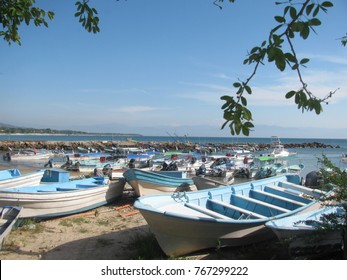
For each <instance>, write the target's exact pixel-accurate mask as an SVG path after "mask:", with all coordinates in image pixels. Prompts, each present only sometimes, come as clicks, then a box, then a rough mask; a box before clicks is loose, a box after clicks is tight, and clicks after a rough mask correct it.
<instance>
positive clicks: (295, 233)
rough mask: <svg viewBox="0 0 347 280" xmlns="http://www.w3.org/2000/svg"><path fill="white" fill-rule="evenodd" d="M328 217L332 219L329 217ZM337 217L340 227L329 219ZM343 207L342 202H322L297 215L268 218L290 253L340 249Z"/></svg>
mask: <svg viewBox="0 0 347 280" xmlns="http://www.w3.org/2000/svg"><path fill="white" fill-rule="evenodd" d="M329 217H331V219H329ZM333 220H334V221H340V228H338V225H337V224H334V223H333V222H332V221H333ZM344 220H345V210H344V208H343V207H341V206H324V207H322V208H319V209H316V210H313V211H309V212H305V213H302V214H299V215H294V216H290V217H285V218H282V219H276V220H271V221H268V222H267V223H266V224H265V226H266V227H268V228H270V229H271V230H272V231H273V232H274V233H275V234H276V236H277V237H278V239H279V240H280V241H281V242H282V243H284V244H287V245H288V248H289V250H290V252H291V254H297V253H299V252H300V251H301V252H302V253H304V252H309V253H310V254H313V253H314V252H321V251H323V250H325V251H331V250H341V248H342V246H343V229H342V227H343V225H344V224H345V222H344Z"/></svg>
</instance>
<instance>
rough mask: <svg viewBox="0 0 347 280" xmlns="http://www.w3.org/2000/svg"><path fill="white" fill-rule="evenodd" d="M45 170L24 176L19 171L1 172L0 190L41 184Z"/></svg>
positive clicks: (8, 170)
mask: <svg viewBox="0 0 347 280" xmlns="http://www.w3.org/2000/svg"><path fill="white" fill-rule="evenodd" d="M44 172H45V170H38V171H36V172H30V173H26V174H22V173H21V172H20V170H19V169H7V170H1V171H0V189H2V188H10V187H22V186H32V185H38V184H40V181H41V179H42V176H43V174H44Z"/></svg>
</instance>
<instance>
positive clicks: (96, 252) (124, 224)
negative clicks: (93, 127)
mask: <svg viewBox="0 0 347 280" xmlns="http://www.w3.org/2000/svg"><path fill="white" fill-rule="evenodd" d="M6 165H7V164H6ZM13 167H15V166H13ZM17 167H18V166H17ZM0 168H2V169H6V168H9V167H8V166H6V167H5V166H2V165H0ZM20 170H21V172H22V173H27V172H30V171H33V170H35V169H34V168H32V167H31V168H29V167H27V166H25V165H24V166H20ZM72 175H74V174H72ZM135 200H136V196H135V193H134V191H133V190H132V188H131V187H130V186H129V185H128V184H126V186H125V189H124V193H123V197H122V198H121V199H120V200H118V201H116V202H114V203H112V204H109V205H106V206H102V207H99V208H97V209H94V210H91V211H88V212H85V213H80V214H76V215H71V216H66V217H60V218H55V219H49V220H44V221H34V220H32V219H25V220H24V221H23V223H22V225H21V226H20V227H18V228H17V229H15V230H13V231H12V232H11V233H10V235H9V236H8V238H7V240H6V241H5V243H4V244H3V247H2V250H1V251H0V260H139V259H168V257H166V256H165V255H164V253H163V252H162V251H161V249H160V247H159V245H158V243H157V242H156V240H155V237H154V235H153V234H152V233H151V231H150V228H149V226H148V224H147V222H146V221H145V219H144V218H143V217H142V215H141V214H140V213H139V211H138V210H136V209H134V207H133V204H134V202H135ZM150 251H154V252H150ZM316 257H317V256H314V258H316ZM183 258H184V259H195V260H197V259H198V260H202V259H205V260H216V259H225V260H272V259H282V260H286V259H291V258H293V257H292V256H290V255H289V254H288V252H287V250H286V249H285V247H284V246H283V244H281V243H280V242H279V241H278V240H277V239H276V238H274V239H271V240H269V241H265V242H263V243H257V244H251V245H249V246H243V247H237V248H211V249H208V250H204V251H201V252H196V253H192V254H190V255H188V256H184V257H183ZM305 258H307V256H305ZM318 258H319V256H318ZM331 258H332V259H336V258H337V259H340V258H341V257H340V256H336V255H333V256H323V259H331ZM180 259H181V258H180Z"/></svg>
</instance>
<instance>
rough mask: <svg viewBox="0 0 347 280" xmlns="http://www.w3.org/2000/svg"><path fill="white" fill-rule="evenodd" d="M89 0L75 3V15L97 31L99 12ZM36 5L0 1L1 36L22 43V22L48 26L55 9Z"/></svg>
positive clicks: (26, 1)
mask: <svg viewBox="0 0 347 280" xmlns="http://www.w3.org/2000/svg"><path fill="white" fill-rule="evenodd" d="M117 1H118V0H117ZM88 2H89V0H83V1H77V2H76V3H75V5H76V7H77V12H76V13H75V17H77V18H78V20H79V22H80V23H81V24H82V26H83V28H84V29H86V30H87V31H88V32H93V33H97V32H99V31H100V28H99V17H98V16H97V14H98V12H97V10H96V9H95V8H91V7H90V6H89V4H88ZM34 5H35V0H1V1H0V24H1V25H2V30H0V37H1V36H2V37H3V38H4V40H5V41H6V42H7V43H8V44H11V43H17V44H19V45H21V37H20V35H19V32H18V28H19V26H20V25H21V24H22V23H25V24H26V25H30V24H31V23H33V24H34V25H35V26H37V27H38V26H42V25H44V26H45V27H48V21H53V19H54V16H55V14H54V12H53V11H45V10H43V9H41V8H38V7H35V6H34ZM1 25H0V26H1Z"/></svg>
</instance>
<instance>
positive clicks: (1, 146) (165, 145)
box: [0, 141, 340, 151]
mask: <svg viewBox="0 0 347 280" xmlns="http://www.w3.org/2000/svg"><path fill="white" fill-rule="evenodd" d="M283 146H284V147H285V148H291V149H302V148H312V149H314V148H323V149H326V148H340V146H333V145H327V144H323V143H318V142H309V143H292V144H283ZM114 147H117V148H125V147H134V148H150V149H156V150H159V151H162V150H166V151H170V150H189V151H191V150H197V149H199V150H204V149H207V150H208V149H214V150H224V149H235V148H237V149H245V150H250V151H262V150H268V149H271V145H270V144H259V143H222V144H219V143H204V144H197V143H190V142H185V143H183V142H182V143H181V142H129V141H79V142H58V141H0V151H9V150H11V149H12V150H18V149H30V148H31V149H33V148H36V149H46V150H62V149H63V150H65V151H66V150H75V151H78V148H83V149H97V150H105V149H111V148H114Z"/></svg>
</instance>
